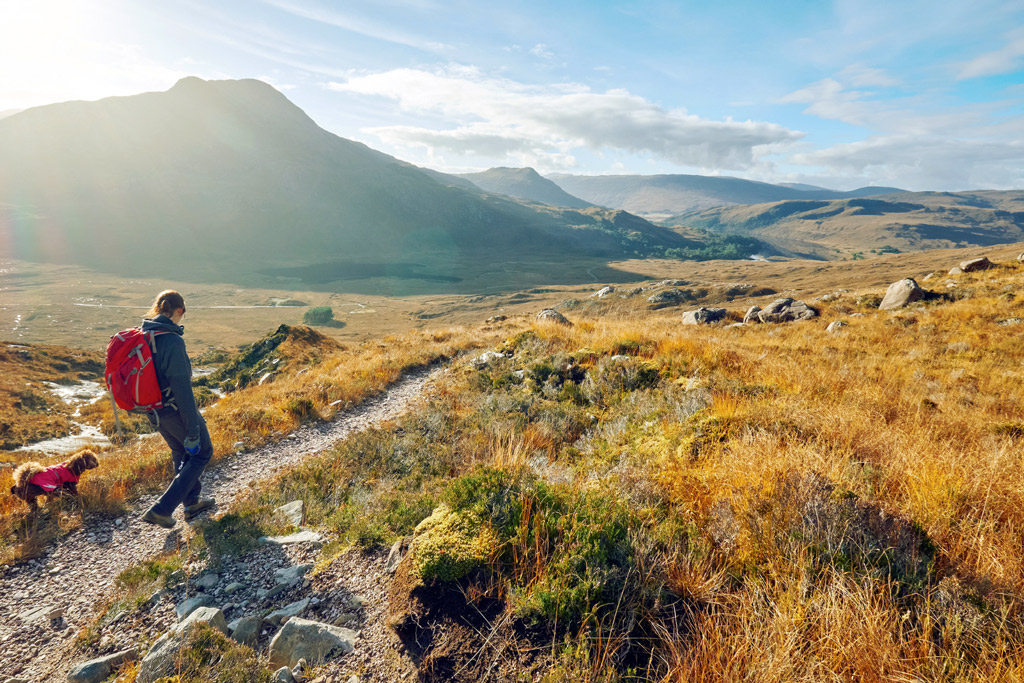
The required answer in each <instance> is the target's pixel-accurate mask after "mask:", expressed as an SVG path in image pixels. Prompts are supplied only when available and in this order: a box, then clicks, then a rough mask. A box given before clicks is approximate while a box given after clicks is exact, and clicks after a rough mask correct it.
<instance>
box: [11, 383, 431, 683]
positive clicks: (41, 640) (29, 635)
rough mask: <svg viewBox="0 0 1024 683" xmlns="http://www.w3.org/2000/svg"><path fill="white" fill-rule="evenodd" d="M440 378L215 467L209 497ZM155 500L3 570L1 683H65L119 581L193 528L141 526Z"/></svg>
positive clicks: (353, 428)
mask: <svg viewBox="0 0 1024 683" xmlns="http://www.w3.org/2000/svg"><path fill="white" fill-rule="evenodd" d="M440 372H442V369H440V368H433V369H424V370H419V371H417V372H415V373H411V374H410V375H408V376H406V377H405V378H403V379H401V380H399V381H398V382H396V383H395V384H393V385H392V386H391V387H390V388H389V389H388V390H387V391H386V392H385V393H384V394H382V395H380V396H378V397H377V398H374V399H371V400H369V401H367V402H366V403H364V404H362V405H360V406H357V407H355V408H353V409H352V410H350V411H348V412H345V413H341V414H339V415H338V416H337V417H336V418H335V419H334V420H333V421H331V422H328V423H324V424H319V425H312V426H305V427H303V428H301V429H299V430H298V431H296V432H295V433H294V434H292V435H290V436H289V437H288V438H285V439H283V440H281V441H279V442H276V443H272V444H268V445H267V446H264V447H263V448H260V449H258V450H254V451H251V452H248V453H242V454H239V455H236V456H231V457H228V458H225V459H222V460H220V461H218V462H217V463H215V464H213V465H211V466H210V467H209V468H208V469H207V471H206V473H205V474H204V475H203V492H204V495H205V494H207V493H212V494H213V495H214V496H215V497H216V498H217V501H218V507H219V509H220V510H225V509H227V508H228V507H230V505H231V503H232V501H233V500H234V498H235V496H236V495H238V494H239V493H240V492H242V491H245V490H246V489H247V488H248V485H249V484H250V483H251V482H253V481H256V480H259V479H263V478H266V477H269V476H271V475H273V474H274V473H275V472H276V471H277V470H280V469H281V468H284V467H287V466H290V465H293V464H295V463H297V462H298V461H300V460H302V459H303V458H304V457H307V456H308V455H310V454H312V453H316V452H318V451H322V450H324V449H326V448H328V447H330V446H331V445H332V444H334V443H335V442H337V441H339V440H341V439H344V438H345V437H347V436H349V435H350V434H352V433H354V432H358V431H361V430H364V429H367V428H368V427H371V426H373V425H375V424H378V423H380V422H383V421H386V420H389V419H393V418H395V417H397V416H398V415H400V414H401V413H403V412H405V411H406V410H407V409H408V408H409V407H410V406H411V405H412V404H413V403H414V402H415V401H416V399H417V398H419V397H420V396H421V395H423V394H424V392H425V389H426V388H427V385H428V383H429V382H430V381H431V380H432V379H433V378H434V377H435V376H437V375H438V374H439V373H440ZM155 499H156V496H155V495H151V496H146V497H144V498H141V499H139V500H137V501H135V502H134V503H133V505H132V507H131V510H130V511H129V512H128V513H126V514H125V515H124V516H123V517H120V518H118V519H116V520H109V519H103V520H87V521H86V522H85V524H84V525H83V528H82V529H81V530H79V531H77V532H75V533H74V534H72V535H70V536H68V537H66V538H64V539H63V540H62V541H61V542H60V543H59V544H58V545H57V546H55V547H53V548H51V549H50V550H49V551H48V552H47V553H46V555H45V556H44V557H41V558H39V559H38V560H33V561H30V562H28V563H26V564H22V565H19V566H17V567H5V568H0V680H3V679H4V677H6V676H18V677H19V678H25V679H27V680H51V679H52V680H63V678H64V676H65V675H66V672H67V670H68V668H69V667H70V666H71V665H73V664H74V663H75V662H74V661H68V660H67V659H66V658H65V653H67V652H68V651H69V646H70V645H71V643H72V641H73V640H74V638H75V635H76V634H77V633H78V631H79V630H80V628H81V627H82V626H83V625H85V624H87V623H88V622H89V620H90V618H91V617H92V616H93V614H94V610H95V608H96V606H97V605H99V604H100V603H102V601H103V598H104V597H105V596H106V595H107V594H108V592H109V591H110V589H111V587H112V584H113V581H114V579H115V577H117V575H118V574H120V573H121V572H122V571H123V570H125V569H126V568H128V567H129V566H131V565H133V564H136V563H138V562H140V561H142V560H145V559H147V558H149V557H152V556H153V555H156V554H158V553H160V552H161V551H163V550H164V549H167V548H173V547H175V546H176V545H177V544H178V543H180V542H182V541H184V540H185V535H186V534H187V533H188V530H189V527H188V525H186V524H184V523H183V522H181V521H180V517H181V509H180V508H179V509H178V511H177V513H176V517H178V518H179V522H178V526H177V527H176V528H175V530H174V531H172V532H168V531H167V530H166V529H162V528H159V527H154V526H152V525H149V524H145V523H143V522H142V521H141V520H140V517H141V514H142V512H144V511H145V510H146V509H147V508H148V507H149V506H150V505H151V504H152V503H153V501H154V500H155ZM42 606H52V607H61V608H63V609H64V619H63V621H62V622H60V624H59V626H54V625H53V624H51V622H50V621H49V620H48V619H47V618H46V617H45V616H41V615H40V616H36V617H34V618H33V617H32V616H31V615H30V614H28V613H29V612H30V610H32V609H33V608H37V607H42ZM58 672H60V674H58Z"/></svg>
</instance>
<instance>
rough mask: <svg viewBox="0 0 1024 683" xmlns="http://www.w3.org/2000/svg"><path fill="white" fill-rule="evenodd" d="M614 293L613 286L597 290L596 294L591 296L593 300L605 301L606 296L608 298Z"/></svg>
mask: <svg viewBox="0 0 1024 683" xmlns="http://www.w3.org/2000/svg"><path fill="white" fill-rule="evenodd" d="M614 291H615V288H614V287H612V286H611V285H609V286H607V287H602V288H601V289H599V290H597V291H596V292H594V293H593V294H591V295H590V296H591V297H592V298H597V299H603V298H605V297H606V296H608V295H609V294H611V293H613V292H614Z"/></svg>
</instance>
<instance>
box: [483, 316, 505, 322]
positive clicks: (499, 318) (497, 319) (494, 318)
mask: <svg viewBox="0 0 1024 683" xmlns="http://www.w3.org/2000/svg"><path fill="white" fill-rule="evenodd" d="M503 320H508V318H506V317H505V316H503V315H492V316H491V317H490V318H488V319H487V320H485V321H484V322H485V323H500V322H502V321H503Z"/></svg>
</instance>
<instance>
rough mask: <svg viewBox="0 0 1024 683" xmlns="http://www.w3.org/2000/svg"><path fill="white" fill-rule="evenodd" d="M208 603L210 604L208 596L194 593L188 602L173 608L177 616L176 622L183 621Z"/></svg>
mask: <svg viewBox="0 0 1024 683" xmlns="http://www.w3.org/2000/svg"><path fill="white" fill-rule="evenodd" d="M208 602H210V596H209V595H207V594H206V593H196V594H195V595H193V596H192V597H191V598H189V599H188V600H185V601H183V602H181V603H179V604H178V606H177V607H175V608H174V611H175V612H177V614H178V621H181V620H183V619H184V618H185V617H187V616H188V615H190V614H192V613H193V612H195V611H196V610H197V609H199V608H200V607H203V606H204V605H206V604H207V603H208Z"/></svg>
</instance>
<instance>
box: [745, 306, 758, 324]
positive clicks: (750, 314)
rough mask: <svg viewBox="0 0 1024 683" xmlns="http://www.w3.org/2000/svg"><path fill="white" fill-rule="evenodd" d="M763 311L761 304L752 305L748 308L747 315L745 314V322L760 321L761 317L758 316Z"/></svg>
mask: <svg viewBox="0 0 1024 683" xmlns="http://www.w3.org/2000/svg"><path fill="white" fill-rule="evenodd" d="M760 312H761V307H760V306H751V307H750V308H748V309H747V313H746V315H744V316H743V322H744V323H746V324H748V325H749V324H750V323H759V322H761V319H760V318H758V317H757V314H758V313H760Z"/></svg>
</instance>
